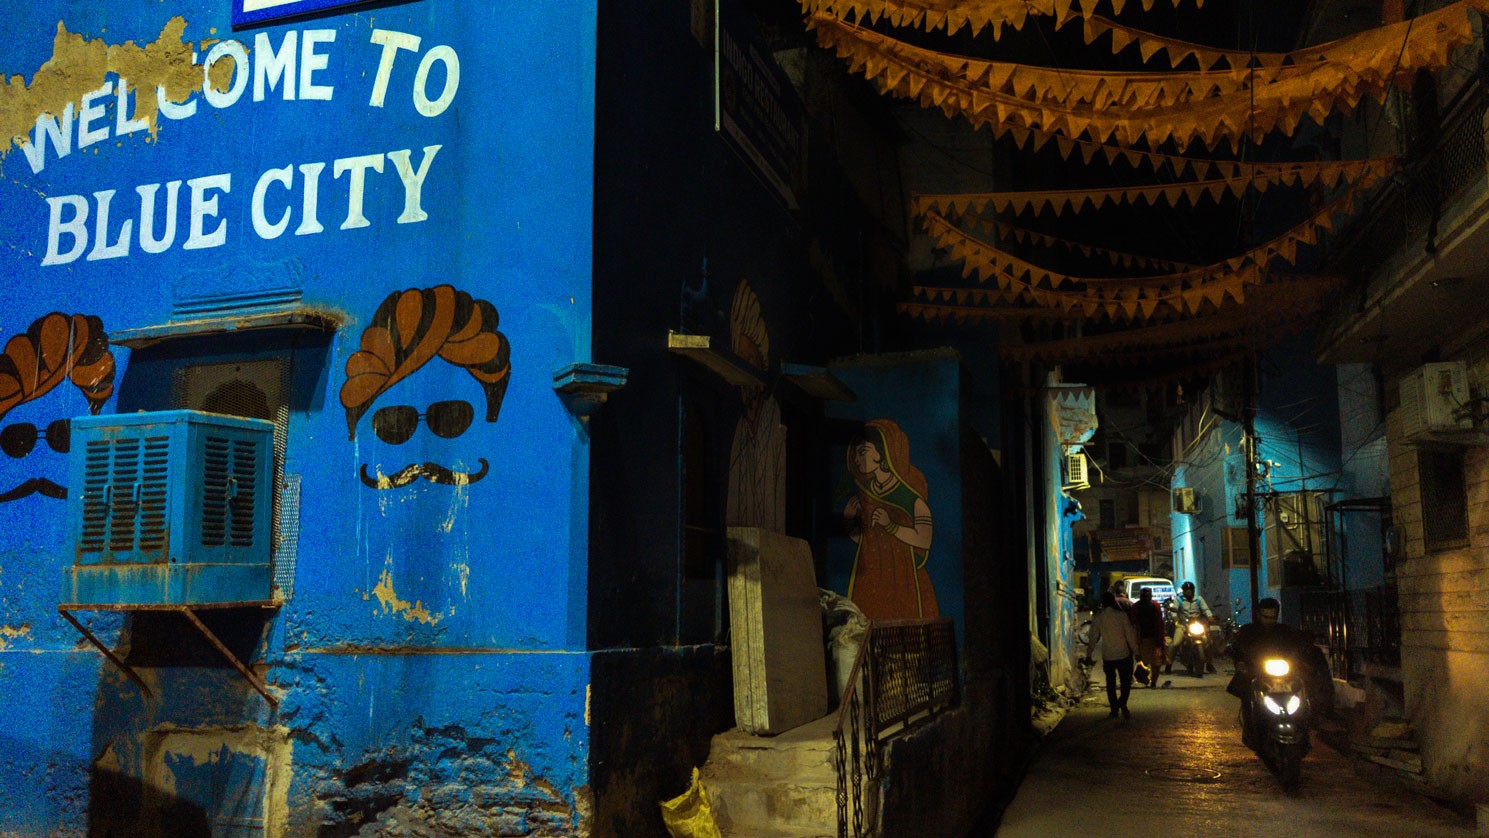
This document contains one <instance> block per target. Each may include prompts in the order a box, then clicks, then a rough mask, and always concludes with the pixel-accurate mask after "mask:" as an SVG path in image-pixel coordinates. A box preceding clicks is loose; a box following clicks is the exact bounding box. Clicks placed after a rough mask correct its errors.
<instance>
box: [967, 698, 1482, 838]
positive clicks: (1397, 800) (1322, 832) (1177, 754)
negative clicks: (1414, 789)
mask: <svg viewBox="0 0 1489 838" xmlns="http://www.w3.org/2000/svg"><path fill="white" fill-rule="evenodd" d="M1095 675H1096V678H1095V681H1094V682H1093V683H1092V685H1091V687H1090V688H1089V689H1088V690H1087V691H1086V694H1085V695H1084V697H1083V699H1082V701H1081V703H1080V704H1078V705H1076V706H1075V707H1073V708H1071V710H1070V712H1069V714H1068V715H1067V716H1066V717H1065V719H1064V720H1063V721H1061V722H1060V724H1059V726H1058V727H1056V728H1055V730H1054V731H1053V732H1052V733H1051V734H1050V735H1049V737H1048V738H1047V739H1046V740H1045V742H1044V743H1043V745H1042V746H1041V750H1040V753H1039V755H1038V756H1037V757H1036V758H1035V760H1034V763H1033V764H1032V765H1031V766H1030V770H1029V774H1028V776H1027V777H1025V778H1024V781H1023V784H1022V785H1021V786H1020V787H1019V790H1018V794H1017V796H1016V797H1015V798H1014V800H1013V803H1012V804H1010V806H1009V807H1008V809H1007V810H1006V811H1005V812H1004V814H1003V819H1002V823H1001V825H1000V827H999V829H998V831H997V833H996V834H997V838H1026V836H1027V838H1046V836H1088V838H1100V837H1101V836H1128V835H1131V836H1143V838H1153V837H1154V836H1160V835H1177V836H1192V835H1230V836H1246V837H1247V838H1249V836H1284V835H1286V836H1329V838H1345V836H1357V835H1381V836H1387V835H1388V836H1424V837H1426V838H1435V836H1472V835H1474V829H1473V826H1472V825H1471V824H1469V823H1467V822H1466V821H1464V820H1462V819H1461V818H1460V817H1458V816H1457V815H1455V814H1454V813H1452V812H1451V811H1449V810H1447V809H1444V808H1442V807H1439V806H1437V805H1436V804H1434V803H1433V802H1431V801H1430V800H1428V799H1426V798H1423V797H1420V796H1418V795H1415V794H1413V793H1411V792H1410V791H1408V790H1406V789H1404V788H1400V787H1399V786H1397V785H1396V784H1395V783H1394V782H1393V781H1390V780H1387V779H1386V778H1385V777H1384V776H1383V775H1381V774H1378V773H1376V772H1375V771H1374V767H1373V766H1370V765H1368V764H1366V765H1364V766H1357V765H1356V764H1355V762H1354V761H1352V760H1350V759H1349V758H1347V757H1345V756H1343V755H1341V754H1339V753H1338V752H1337V751H1335V750H1333V749H1332V748H1330V747H1329V746H1328V745H1326V744H1324V743H1323V742H1320V741H1318V739H1317V737H1315V739H1314V746H1313V750H1312V751H1311V752H1310V753H1309V755H1308V757H1307V759H1305V760H1304V761H1303V778H1302V781H1301V782H1300V783H1299V785H1298V789H1297V791H1296V792H1294V793H1292V794H1289V793H1287V792H1284V791H1283V790H1282V788H1281V786H1279V785H1278V783H1277V780H1276V778H1275V777H1274V776H1273V775H1272V774H1271V772H1269V771H1268V770H1267V768H1266V766H1265V765H1263V764H1262V762H1261V760H1260V759H1258V758H1257V757H1256V755H1255V754H1253V753H1252V752H1251V751H1250V750H1249V749H1247V748H1246V747H1244V746H1243V745H1242V744H1241V735H1240V730H1239V728H1238V722H1237V720H1236V707H1237V700H1236V699H1235V698H1233V697H1231V696H1230V695H1229V694H1227V693H1226V692H1225V684H1226V682H1227V681H1228V680H1229V678H1228V675H1227V674H1225V669H1224V668H1222V669H1221V674H1219V675H1209V676H1206V677H1205V678H1203V679H1195V678H1191V677H1189V676H1185V675H1171V676H1165V677H1166V678H1168V679H1171V680H1172V683H1173V686H1172V687H1170V688H1166V689H1165V688H1159V689H1146V688H1144V689H1137V688H1134V689H1133V693H1132V696H1131V698H1130V699H1129V700H1128V706H1129V708H1130V709H1131V710H1132V719H1131V720H1121V719H1109V718H1107V707H1106V690H1105V685H1104V683H1103V682H1102V681H1101V673H1100V670H1099V669H1098V670H1097V671H1096V673H1095Z"/></svg>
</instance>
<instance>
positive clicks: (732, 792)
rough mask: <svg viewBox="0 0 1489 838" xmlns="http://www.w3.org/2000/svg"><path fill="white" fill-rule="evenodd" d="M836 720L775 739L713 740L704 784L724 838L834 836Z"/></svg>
mask: <svg viewBox="0 0 1489 838" xmlns="http://www.w3.org/2000/svg"><path fill="white" fill-rule="evenodd" d="M835 723H836V717H835V716H829V717H827V718H824V719H819V720H818V721H816V722H812V723H810V724H807V725H803V726H801V727H798V728H795V729H793V730H788V731H786V732H784V733H782V734H780V735H778V736H751V735H750V734H747V733H744V732H742V731H740V730H738V729H735V730H730V731H726V732H724V733H721V734H719V735H717V736H715V737H714V739H713V743H712V746H711V748H710V751H709V757H708V762H707V763H705V764H704V766H703V769H702V780H703V784H704V786H706V787H707V788H708V794H709V798H710V800H712V801H713V805H714V813H715V816H716V818H717V820H718V824H719V828H720V830H721V831H723V833H724V834H725V835H726V836H762V838H766V837H767V836H781V838H804V837H805V836H816V835H829V836H835V835H836V834H837V769H836V767H835V766H834V764H833V755H834V753H835V747H834V745H833V740H832V730H833V727H834V725H835Z"/></svg>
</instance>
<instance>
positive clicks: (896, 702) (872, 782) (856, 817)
mask: <svg viewBox="0 0 1489 838" xmlns="http://www.w3.org/2000/svg"><path fill="white" fill-rule="evenodd" d="M960 691H961V684H960V678H959V675H958V668H957V657H956V633H955V631H954V630H953V627H952V621H951V620H950V619H948V618H940V619H934V620H876V621H873V622H870V623H869V629H868V633H867V635H866V636H865V638H864V643H863V645H862V646H860V647H859V650H858V655H857V657H855V658H854V661H853V670H852V672H851V673H850V674H849V676H848V686H847V688H846V689H845V690H844V691H843V698H842V703H841V704H839V706H838V719H837V725H836V727H834V728H833V732H832V738H833V744H834V746H835V751H836V756H835V759H834V764H835V765H836V767H837V783H838V788H837V807H838V838H847V836H849V835H852V836H854V838H862V836H864V835H869V834H871V830H872V823H873V821H874V820H875V808H876V806H877V800H878V796H877V788H876V785H877V782H878V780H879V777H880V773H881V771H882V769H883V761H882V757H883V745H884V743H885V741H886V740H888V739H889V738H890V737H893V736H894V735H896V734H898V733H900V732H902V731H904V730H906V729H908V728H909V727H911V726H913V725H915V724H916V723H917V722H920V721H923V720H925V719H927V718H930V717H931V716H933V715H935V714H936V713H939V712H941V711H942V710H945V709H947V708H949V707H952V706H955V704H956V702H957V697H958V695H959V693H960ZM850 789H851V790H850ZM850 827H851V829H852V831H851V832H850V831H849V829H850Z"/></svg>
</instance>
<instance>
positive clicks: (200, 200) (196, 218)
mask: <svg viewBox="0 0 1489 838" xmlns="http://www.w3.org/2000/svg"><path fill="white" fill-rule="evenodd" d="M229 43H236V42H231V41H230V42H229ZM209 63H210V62H209ZM186 185H187V186H189V187H191V227H190V228H189V230H190V232H189V234H188V235H187V237H186V243H185V244H183V245H181V248H182V249H183V250H200V249H202V248H207V247H218V246H220V245H222V244H223V243H225V242H226V241H227V219H222V220H221V221H219V222H218V223H217V226H216V227H214V228H213V229H212V232H210V233H205V232H203V230H202V222H203V221H205V220H206V219H207V218H209V217H211V218H216V217H217V196H216V195H212V196H210V197H208V195H207V191H208V190H209V189H220V190H222V191H223V192H224V193H227V192H231V191H233V176H232V175H230V174H222V175H208V176H207V177H197V178H192V179H191V180H188V181H186Z"/></svg>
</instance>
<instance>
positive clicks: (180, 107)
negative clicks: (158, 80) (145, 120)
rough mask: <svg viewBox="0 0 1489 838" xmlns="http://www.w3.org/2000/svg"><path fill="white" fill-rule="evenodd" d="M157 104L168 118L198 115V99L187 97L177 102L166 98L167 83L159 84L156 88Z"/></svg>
mask: <svg viewBox="0 0 1489 838" xmlns="http://www.w3.org/2000/svg"><path fill="white" fill-rule="evenodd" d="M155 105H156V107H158V108H160V112H161V113H162V114H164V115H165V118H166V119H185V118H187V117H189V116H195V115H196V100H195V99H192V98H189V97H188V98H187V100H186V101H185V102H182V103H180V104H177V103H175V102H172V101H171V100H170V99H168V98H166V95H165V85H163V84H162V85H157V86H156V88H155Z"/></svg>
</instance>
